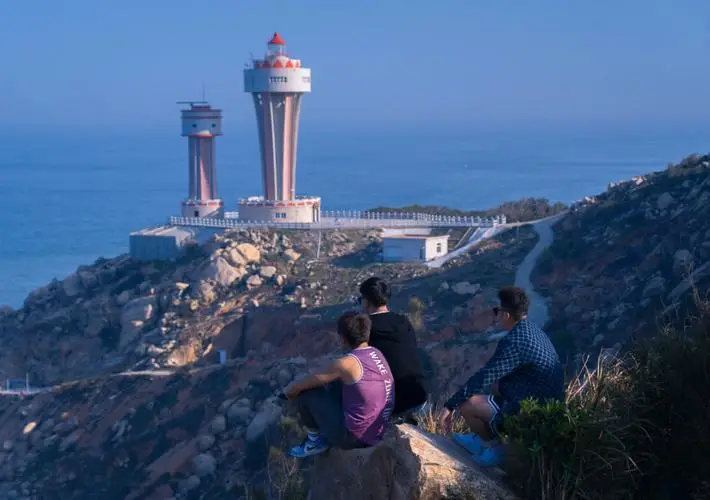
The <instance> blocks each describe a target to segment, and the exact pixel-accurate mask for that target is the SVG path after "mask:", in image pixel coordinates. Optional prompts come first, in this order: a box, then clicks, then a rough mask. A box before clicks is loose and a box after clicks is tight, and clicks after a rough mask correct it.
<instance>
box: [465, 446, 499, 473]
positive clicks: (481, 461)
mask: <svg viewBox="0 0 710 500" xmlns="http://www.w3.org/2000/svg"><path fill="white" fill-rule="evenodd" d="M503 460H505V454H504V453H503V447H502V446H500V445H498V446H491V447H490V448H488V447H484V448H483V450H482V451H481V453H479V454H477V455H474V456H473V461H474V462H476V463H477V464H478V465H480V466H481V467H484V468H488V467H498V466H499V465H501V464H502V463H503Z"/></svg>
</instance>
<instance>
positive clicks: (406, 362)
mask: <svg viewBox="0 0 710 500" xmlns="http://www.w3.org/2000/svg"><path fill="white" fill-rule="evenodd" d="M370 320H371V321H372V329H371V331H370V342H369V343H370V345H371V346H372V347H376V348H377V349H379V350H380V351H382V354H384V355H385V358H386V359H387V363H388V364H389V365H390V369H391V370H392V376H393V377H394V395H395V396H394V397H395V399H394V414H397V413H402V412H403V411H405V410H408V409H410V408H413V407H415V406H419V405H421V404H423V403H424V402H425V401H426V399H427V393H426V390H425V389H424V385H423V383H422V382H423V378H424V376H423V372H422V366H421V363H420V361H419V352H418V348H417V335H416V333H415V332H414V328H413V327H412V324H411V323H410V322H409V320H408V319H407V317H406V316H402V315H401V314H397V313H393V312H385V313H376V314H371V315H370Z"/></svg>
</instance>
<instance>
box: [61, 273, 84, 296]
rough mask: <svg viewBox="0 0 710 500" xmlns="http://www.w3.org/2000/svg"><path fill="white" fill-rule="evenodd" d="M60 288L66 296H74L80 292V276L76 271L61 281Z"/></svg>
mask: <svg viewBox="0 0 710 500" xmlns="http://www.w3.org/2000/svg"><path fill="white" fill-rule="evenodd" d="M62 288H63V289H64V293H66V294H67V297H76V296H77V295H79V294H80V293H81V290H82V286H81V278H79V275H78V274H76V273H72V274H70V275H69V276H67V277H66V278H65V279H64V281H62Z"/></svg>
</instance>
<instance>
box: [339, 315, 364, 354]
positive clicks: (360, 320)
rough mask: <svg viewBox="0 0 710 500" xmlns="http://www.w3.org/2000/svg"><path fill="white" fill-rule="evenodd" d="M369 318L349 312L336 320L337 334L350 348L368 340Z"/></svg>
mask: <svg viewBox="0 0 710 500" xmlns="http://www.w3.org/2000/svg"><path fill="white" fill-rule="evenodd" d="M371 324H372V323H371V321H370V317H369V316H368V315H367V314H362V313H359V312H357V311H349V312H346V313H345V314H343V315H342V316H341V317H340V318H338V334H339V335H340V336H341V337H343V339H345V343H346V344H348V345H349V346H351V347H357V346H359V345H360V344H362V343H363V342H367V341H368V340H370V325H371Z"/></svg>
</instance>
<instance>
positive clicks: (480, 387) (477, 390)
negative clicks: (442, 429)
mask: <svg viewBox="0 0 710 500" xmlns="http://www.w3.org/2000/svg"><path fill="white" fill-rule="evenodd" d="M519 365H520V355H519V354H518V350H517V348H516V347H515V345H514V344H513V343H512V342H511V341H510V339H508V338H507V337H503V338H502V339H501V340H500V342H498V347H497V348H496V352H495V353H494V354H493V357H492V358H491V359H489V360H488V363H486V364H485V366H484V367H483V368H481V369H480V370H478V371H477V372H476V373H475V374H474V375H473V377H471V378H470V379H468V381H467V382H466V383H465V384H464V385H463V387H461V389H459V390H458V391H456V393H455V394H454V395H453V396H451V398H449V400H448V401H447V402H446V405H445V406H446V408H448V409H449V410H451V411H453V410H455V409H456V408H457V407H458V406H459V405H460V404H461V403H463V402H464V401H466V400H467V399H468V398H470V397H471V396H473V395H474V394H485V393H487V392H488V391H490V389H491V386H492V385H493V384H494V383H495V382H497V381H498V380H500V379H502V378H503V377H505V376H506V375H508V374H510V373H511V372H512V371H513V370H515V369H516V368H517V367H518V366H519Z"/></svg>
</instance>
